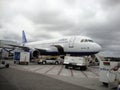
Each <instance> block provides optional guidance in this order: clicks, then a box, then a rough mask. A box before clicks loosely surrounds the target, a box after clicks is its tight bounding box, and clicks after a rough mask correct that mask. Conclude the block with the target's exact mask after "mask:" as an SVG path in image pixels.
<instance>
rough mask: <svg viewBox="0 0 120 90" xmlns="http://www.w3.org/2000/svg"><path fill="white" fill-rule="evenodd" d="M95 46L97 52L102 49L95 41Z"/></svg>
mask: <svg viewBox="0 0 120 90" xmlns="http://www.w3.org/2000/svg"><path fill="white" fill-rule="evenodd" d="M95 47H96V51H97V52H100V51H101V50H102V47H101V46H100V45H99V44H97V43H96V45H95Z"/></svg>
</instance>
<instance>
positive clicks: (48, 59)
mask: <svg viewBox="0 0 120 90" xmlns="http://www.w3.org/2000/svg"><path fill="white" fill-rule="evenodd" d="M62 63H63V61H62V59H60V57H59V56H41V57H40V59H38V64H62Z"/></svg>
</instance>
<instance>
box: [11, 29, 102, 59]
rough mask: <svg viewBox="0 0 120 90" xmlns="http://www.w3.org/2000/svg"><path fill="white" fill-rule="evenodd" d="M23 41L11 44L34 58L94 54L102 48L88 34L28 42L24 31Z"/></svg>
mask: <svg viewBox="0 0 120 90" xmlns="http://www.w3.org/2000/svg"><path fill="white" fill-rule="evenodd" d="M22 43H23V44H22V45H10V44H9V45H10V46H13V47H18V48H22V49H23V50H24V51H28V52H30V53H31V55H32V57H33V58H38V57H39V56H40V55H64V56H65V55H68V54H69V55H71V56H83V55H94V54H96V53H98V52H100V51H101V49H102V48H101V46H100V45H99V44H98V43H96V42H94V41H93V40H92V39H91V38H90V37H87V36H66V37H61V38H58V39H51V40H44V41H35V42H27V38H26V35H25V32H24V31H22Z"/></svg>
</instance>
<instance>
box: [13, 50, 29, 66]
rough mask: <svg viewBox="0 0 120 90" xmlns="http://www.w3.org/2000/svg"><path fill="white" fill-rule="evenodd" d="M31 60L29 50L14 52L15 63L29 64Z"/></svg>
mask: <svg viewBox="0 0 120 90" xmlns="http://www.w3.org/2000/svg"><path fill="white" fill-rule="evenodd" d="M29 61H30V53H29V52H14V63H18V64H28V63H29Z"/></svg>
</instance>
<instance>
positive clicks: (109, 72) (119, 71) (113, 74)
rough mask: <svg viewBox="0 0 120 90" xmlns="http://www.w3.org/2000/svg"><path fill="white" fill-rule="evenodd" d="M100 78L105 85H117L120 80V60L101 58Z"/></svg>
mask: <svg viewBox="0 0 120 90" xmlns="http://www.w3.org/2000/svg"><path fill="white" fill-rule="evenodd" d="M99 70H100V72H99V80H100V81H101V82H102V83H103V84H104V85H107V86H108V85H109V86H110V87H112V86H113V87H117V86H118V84H119V82H120V60H116V59H108V60H101V61H100V67H99Z"/></svg>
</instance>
